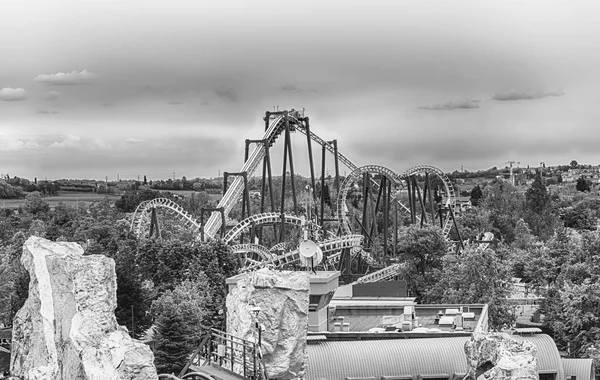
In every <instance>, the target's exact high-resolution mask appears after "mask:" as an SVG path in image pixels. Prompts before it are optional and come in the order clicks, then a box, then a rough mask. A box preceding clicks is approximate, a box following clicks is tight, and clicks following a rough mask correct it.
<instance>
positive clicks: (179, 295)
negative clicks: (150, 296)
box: [152, 272, 213, 347]
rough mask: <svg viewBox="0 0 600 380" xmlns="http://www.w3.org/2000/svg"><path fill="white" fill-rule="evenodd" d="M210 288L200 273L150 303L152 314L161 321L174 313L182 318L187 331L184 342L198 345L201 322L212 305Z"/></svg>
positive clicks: (205, 277) (204, 276)
mask: <svg viewBox="0 0 600 380" xmlns="http://www.w3.org/2000/svg"><path fill="white" fill-rule="evenodd" d="M210 289H211V286H210V283H209V280H208V278H207V276H206V275H205V274H204V273H203V272H200V273H198V274H197V276H196V278H195V279H194V280H189V279H186V280H184V281H183V282H181V283H180V284H179V285H177V286H176V287H175V289H173V290H167V291H165V292H164V293H163V294H162V295H161V296H159V297H158V298H157V299H156V300H154V302H152V314H153V315H154V316H155V318H156V320H161V319H162V318H164V317H165V316H167V315H168V314H169V313H170V312H172V311H174V312H176V313H177V314H178V315H181V316H183V317H184V318H183V319H184V321H185V322H184V324H185V327H186V331H187V334H188V336H187V338H186V342H187V343H188V344H189V346H190V347H193V346H194V344H196V343H198V341H199V340H200V337H201V335H202V333H203V331H202V326H203V325H202V320H203V319H204V317H205V316H206V315H207V314H208V313H209V310H210V308H211V306H212V303H213V297H212V295H211V291H210Z"/></svg>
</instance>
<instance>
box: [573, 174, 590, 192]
mask: <svg viewBox="0 0 600 380" xmlns="http://www.w3.org/2000/svg"><path fill="white" fill-rule="evenodd" d="M575 188H576V189H577V190H578V191H581V192H584V191H587V192H589V191H590V181H589V180H586V179H585V178H584V177H583V176H581V177H579V178H578V179H577V185H576V186H575Z"/></svg>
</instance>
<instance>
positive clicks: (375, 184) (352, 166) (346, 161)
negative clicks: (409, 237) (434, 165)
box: [297, 126, 410, 213]
mask: <svg viewBox="0 0 600 380" xmlns="http://www.w3.org/2000/svg"><path fill="white" fill-rule="evenodd" d="M297 130H298V131H300V132H301V133H302V134H304V135H305V136H306V135H307V131H306V129H305V128H304V127H302V126H300V127H298V128H297ZM309 136H310V139H311V140H313V141H314V142H316V143H318V144H320V145H321V146H324V147H325V149H327V150H328V151H329V152H330V153H331V154H333V155H335V148H334V147H333V145H331V144H329V143H328V142H327V141H325V140H323V139H322V138H320V137H319V136H317V135H316V134H314V133H313V132H312V131H310V134H309ZM337 155H338V160H339V161H340V162H341V163H342V164H344V165H346V167H347V168H348V169H350V170H351V171H355V170H357V169H358V168H359V167H358V166H356V165H355V164H354V163H353V162H352V161H350V159H349V158H348V157H346V156H344V155H343V154H342V153H340V151H339V149H338V151H337ZM386 170H389V169H386ZM390 171H391V170H390ZM371 186H372V187H373V189H374V190H375V191H377V190H378V189H379V183H378V182H377V181H376V180H375V179H374V178H371ZM397 202H398V205H399V206H400V209H402V210H404V211H406V212H408V213H410V209H409V208H408V207H406V206H405V205H404V204H403V203H402V202H400V201H399V200H398V201H397Z"/></svg>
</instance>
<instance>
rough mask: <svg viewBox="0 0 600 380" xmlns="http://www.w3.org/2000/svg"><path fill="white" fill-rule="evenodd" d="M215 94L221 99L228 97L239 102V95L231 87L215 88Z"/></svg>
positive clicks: (227, 98)
mask: <svg viewBox="0 0 600 380" xmlns="http://www.w3.org/2000/svg"><path fill="white" fill-rule="evenodd" d="M215 94H217V96H218V97H219V98H221V99H226V100H229V101H232V102H237V100H238V97H237V93H236V92H235V90H234V89H233V88H231V87H221V88H217V89H216V90H215Z"/></svg>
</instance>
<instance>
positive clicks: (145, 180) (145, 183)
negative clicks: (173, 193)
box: [144, 174, 148, 186]
mask: <svg viewBox="0 0 600 380" xmlns="http://www.w3.org/2000/svg"><path fill="white" fill-rule="evenodd" d="M147 184H148V181H147V179H146V175H145V174H144V186H146V185H147Z"/></svg>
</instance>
